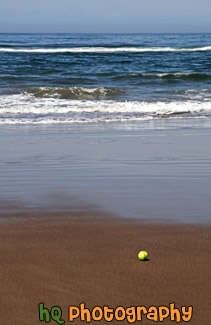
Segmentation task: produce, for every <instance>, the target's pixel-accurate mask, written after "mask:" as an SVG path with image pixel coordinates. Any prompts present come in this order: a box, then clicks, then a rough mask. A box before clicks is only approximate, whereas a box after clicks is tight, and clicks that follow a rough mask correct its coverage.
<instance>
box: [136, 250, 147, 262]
mask: <svg viewBox="0 0 211 325" xmlns="http://www.w3.org/2000/svg"><path fill="white" fill-rule="evenodd" d="M147 258H148V253H147V252H146V251H140V252H139V253H138V259H139V260H140V261H144V260H147Z"/></svg>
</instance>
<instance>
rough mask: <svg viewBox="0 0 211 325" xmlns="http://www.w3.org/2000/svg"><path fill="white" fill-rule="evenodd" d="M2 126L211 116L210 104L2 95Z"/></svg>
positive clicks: (199, 102)
mask: <svg viewBox="0 0 211 325" xmlns="http://www.w3.org/2000/svg"><path fill="white" fill-rule="evenodd" d="M35 89H36V88H35ZM0 97H1V98H0V99H1V100H0V124H53V123H84V122H86V123H91V122H92V123H93V122H94V123H98V122H110V121H111V122H112V121H134V120H146V119H157V118H184V117H185V118H192V117H211V102H210V101H199V100H198V101H197V100H186V101H182V100H180V101H170V102H162V101H156V102H149V101H117V100H111V99H109V100H108V99H102V100H99V99H96V98H95V100H90V99H83V100H81V99H71V100H70V99H67V98H57V97H49V96H48V95H46V93H44V96H43V94H41V95H39V96H36V91H35V92H34V93H33V92H30V91H28V92H26V91H24V92H22V93H20V94H10V95H1V96H0Z"/></svg>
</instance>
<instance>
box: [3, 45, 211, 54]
mask: <svg viewBox="0 0 211 325" xmlns="http://www.w3.org/2000/svg"><path fill="white" fill-rule="evenodd" d="M199 51H211V46H202V47H182V48H178V47H138V46H137V47H135V46H134V47H129V46H126V47H69V48H9V47H0V52H8V53H116V52H117V53H118V52H134V53H139V52H199Z"/></svg>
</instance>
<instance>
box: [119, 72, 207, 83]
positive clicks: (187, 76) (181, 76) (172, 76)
mask: <svg viewBox="0 0 211 325" xmlns="http://www.w3.org/2000/svg"><path fill="white" fill-rule="evenodd" d="M113 79H114V80H122V79H123V80H126V79H136V80H142V79H143V80H147V79H149V80H152V79H163V80H167V81H168V80H169V81H172V80H190V81H204V80H211V75H210V74H206V73H182V72H181V73H180V72H175V73H130V74H127V75H120V76H115V77H113Z"/></svg>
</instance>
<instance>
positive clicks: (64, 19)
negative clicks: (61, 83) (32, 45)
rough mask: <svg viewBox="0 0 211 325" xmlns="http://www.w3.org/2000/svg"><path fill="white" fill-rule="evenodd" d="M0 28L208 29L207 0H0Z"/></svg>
mask: <svg viewBox="0 0 211 325" xmlns="http://www.w3.org/2000/svg"><path fill="white" fill-rule="evenodd" d="M0 32H70V33H71V32H72V33H74V32H79V33H83V32H95V33H96V32H101V33H103V32H108V33H112V32H113V33H115V32H117V33H119V32H123V33H127V32H128V33H130V32H137V33H139V32H140V33H145V32H161V33H162V32H211V0H16V1H14V0H0Z"/></svg>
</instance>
